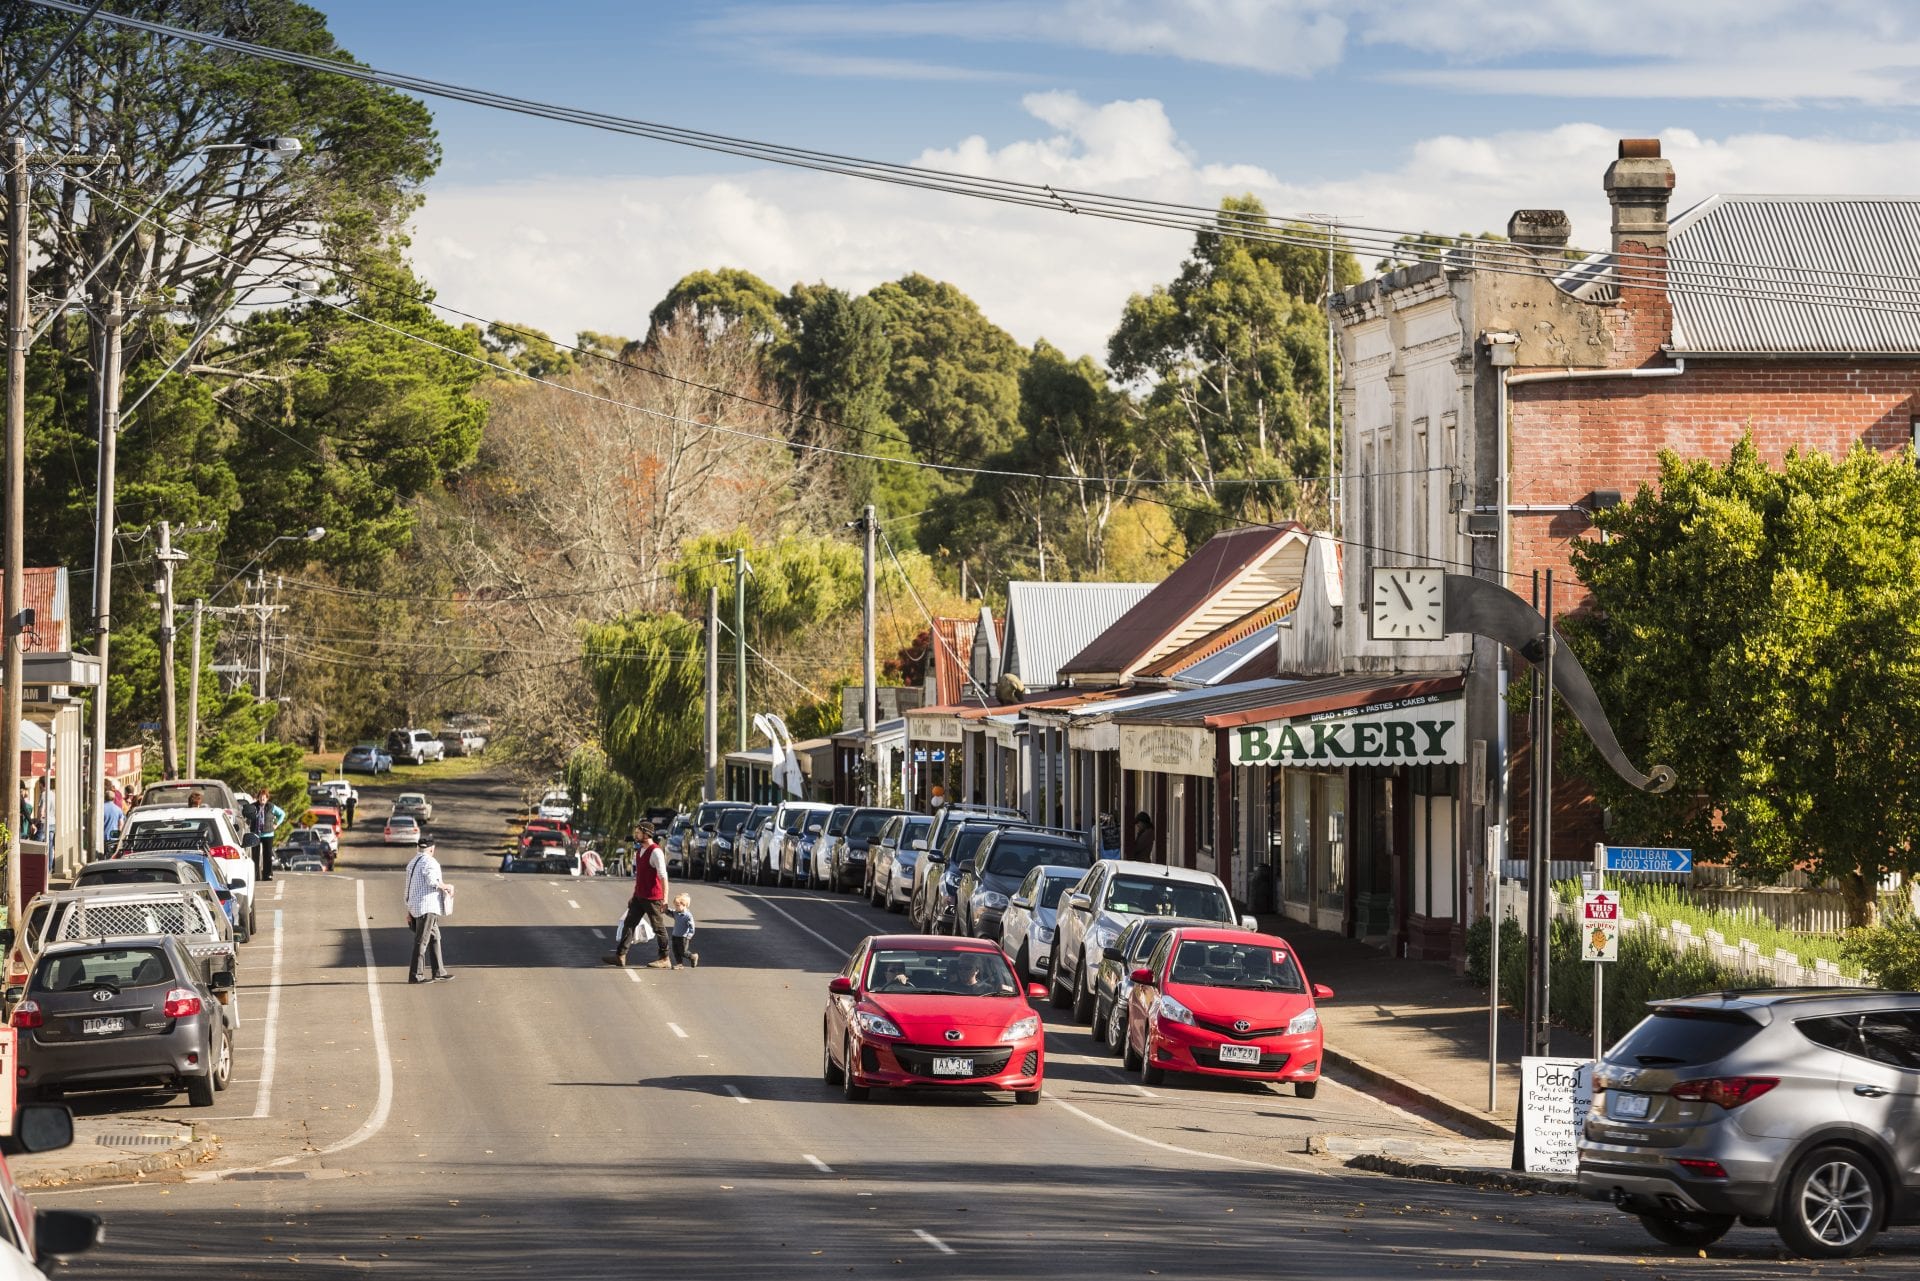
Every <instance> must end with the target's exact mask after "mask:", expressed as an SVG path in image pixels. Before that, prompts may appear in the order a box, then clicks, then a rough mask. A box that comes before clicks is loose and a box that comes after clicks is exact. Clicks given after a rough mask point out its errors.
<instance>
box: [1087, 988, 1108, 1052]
mask: <svg viewBox="0 0 1920 1281" xmlns="http://www.w3.org/2000/svg"><path fill="white" fill-rule="evenodd" d="M1110 1022H1112V1020H1111V1019H1109V1018H1108V1017H1107V1007H1106V1006H1104V1005H1102V1004H1101V1003H1100V994H1099V993H1098V992H1095V993H1094V994H1093V1024H1092V1027H1093V1039H1094V1040H1095V1041H1098V1042H1099V1043H1100V1045H1101V1047H1102V1048H1105V1046H1106V1044H1107V1025H1108V1024H1109V1023H1110Z"/></svg>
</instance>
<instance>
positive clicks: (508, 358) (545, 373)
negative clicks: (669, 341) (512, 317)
mask: <svg viewBox="0 0 1920 1281" xmlns="http://www.w3.org/2000/svg"><path fill="white" fill-rule="evenodd" d="M480 341H481V345H482V346H484V347H485V348H486V350H487V354H488V355H490V356H492V357H493V359H494V360H495V361H496V362H498V363H501V364H504V365H507V366H508V367H509V368H512V369H517V370H519V371H520V372H521V373H523V374H525V375H527V377H529V378H548V379H551V378H558V377H560V376H561V375H563V374H570V373H572V372H573V371H574V369H575V368H576V367H577V365H578V361H577V359H576V357H575V356H574V354H573V353H572V352H570V351H568V350H566V349H565V348H563V347H556V346H555V345H554V342H553V339H552V338H550V337H549V336H547V335H546V334H544V333H542V332H541V331H540V330H538V329H534V328H531V327H530V326H527V325H515V324H511V323H509V322H507V321H504V320H496V321H495V322H494V323H492V324H491V325H488V326H487V328H486V332H485V334H484V335H483V336H482V337H481V340H480ZM586 345H587V344H585V343H581V344H580V346H583V347H584V346H586ZM615 351H616V352H617V351H618V348H616V349H615Z"/></svg>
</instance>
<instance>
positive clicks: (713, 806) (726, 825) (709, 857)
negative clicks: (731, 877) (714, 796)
mask: <svg viewBox="0 0 1920 1281" xmlns="http://www.w3.org/2000/svg"><path fill="white" fill-rule="evenodd" d="M752 809H753V806H751V805H749V804H747V803H746V802H745V801H702V802H701V803H700V804H699V805H697V806H695V807H694V810H693V817H692V819H691V820H690V821H689V823H688V826H687V841H686V845H685V847H684V853H683V857H684V858H685V860H686V865H687V875H688V876H699V877H704V878H706V879H708V880H711V879H712V878H711V877H708V876H707V865H708V864H709V863H711V862H713V861H715V860H716V859H718V858H719V857H720V856H721V855H722V854H724V855H725V856H726V862H727V864H728V865H729V866H731V865H732V863H733V856H734V848H733V840H734V837H736V836H738V835H739V834H740V825H741V824H742V823H744V822H746V820H747V814H748V813H749V812H751V811H752Z"/></svg>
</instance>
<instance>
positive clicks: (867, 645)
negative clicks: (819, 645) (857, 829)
mask: <svg viewBox="0 0 1920 1281" xmlns="http://www.w3.org/2000/svg"><path fill="white" fill-rule="evenodd" d="M860 529H861V532H862V534H863V538H862V543H863V550H864V552H865V553H866V555H865V559H864V561H863V563H862V569H863V570H864V573H865V583H864V587H865V592H866V595H865V597H864V598H863V605H864V607H863V609H862V611H861V628H860V633H861V634H860V679H861V680H862V681H863V682H865V688H864V689H863V690H862V691H861V697H860V723H861V728H862V729H864V730H865V731H866V736H865V738H864V739H863V740H862V747H861V752H860V763H861V771H860V774H861V777H860V786H861V788H862V789H863V790H864V791H865V794H866V801H867V804H869V805H878V804H879V803H880V796H881V787H880V771H879V763H880V745H879V743H878V742H877V741H876V739H875V737H874V736H875V734H876V733H877V732H878V730H879V721H880V707H879V697H880V696H879V693H878V692H877V691H876V690H875V689H874V687H873V537H874V533H875V531H876V530H877V529H878V526H877V525H876V524H875V523H874V519H873V504H872V503H868V504H867V510H866V514H865V515H863V516H862V517H861V518H860Z"/></svg>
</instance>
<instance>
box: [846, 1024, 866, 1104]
mask: <svg viewBox="0 0 1920 1281" xmlns="http://www.w3.org/2000/svg"><path fill="white" fill-rule="evenodd" d="M840 1057H841V1058H843V1059H845V1060H846V1066H845V1067H843V1068H841V1069H840V1093H841V1094H842V1095H843V1096H844V1097H845V1098H846V1100H847V1102H849V1103H865V1102H866V1101H867V1094H868V1090H867V1087H866V1086H864V1085H860V1084H858V1083H857V1079H856V1077H855V1075H854V1070H853V1037H852V1036H851V1035H849V1036H848V1037H847V1039H846V1040H845V1041H843V1042H841V1045H840Z"/></svg>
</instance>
